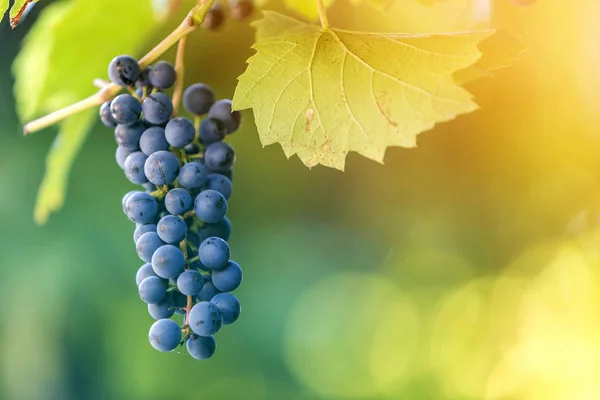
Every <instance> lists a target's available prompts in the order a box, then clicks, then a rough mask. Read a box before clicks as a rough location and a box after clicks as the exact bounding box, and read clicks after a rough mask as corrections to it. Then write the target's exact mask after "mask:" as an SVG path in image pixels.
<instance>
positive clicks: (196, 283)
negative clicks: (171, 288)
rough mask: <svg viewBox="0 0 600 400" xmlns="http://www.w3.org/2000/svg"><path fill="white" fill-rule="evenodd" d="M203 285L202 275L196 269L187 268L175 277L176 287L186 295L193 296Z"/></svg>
mask: <svg viewBox="0 0 600 400" xmlns="http://www.w3.org/2000/svg"><path fill="white" fill-rule="evenodd" d="M202 286H204V277H203V276H202V274H201V273H200V272H198V271H192V270H187V271H185V272H183V273H182V274H181V275H179V277H178V278H177V289H179V291H180V292H181V293H183V294H184V295H186V296H195V295H197V294H198V293H200V291H201V290H202Z"/></svg>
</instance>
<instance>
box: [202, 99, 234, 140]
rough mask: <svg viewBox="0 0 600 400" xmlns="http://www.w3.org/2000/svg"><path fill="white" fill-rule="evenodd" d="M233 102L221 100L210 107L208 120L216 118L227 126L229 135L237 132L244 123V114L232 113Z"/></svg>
mask: <svg viewBox="0 0 600 400" xmlns="http://www.w3.org/2000/svg"><path fill="white" fill-rule="evenodd" d="M231 104H232V103H231V100H229V99H224V100H219V101H217V102H216V103H215V104H213V105H212V107H210V110H209V111H208V118H215V119H218V120H219V121H222V122H223V123H224V124H225V129H227V133H233V132H235V131H237V130H238V129H239V127H240V125H241V123H242V112H241V111H231Z"/></svg>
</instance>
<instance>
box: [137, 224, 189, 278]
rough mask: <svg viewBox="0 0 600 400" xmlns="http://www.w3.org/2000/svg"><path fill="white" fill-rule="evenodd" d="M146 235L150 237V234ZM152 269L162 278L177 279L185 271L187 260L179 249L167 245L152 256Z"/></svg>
mask: <svg viewBox="0 0 600 400" xmlns="http://www.w3.org/2000/svg"><path fill="white" fill-rule="evenodd" d="M144 235H149V233H145V234H144ZM144 235H142V237H144ZM140 240H141V238H140ZM152 268H154V272H156V275H158V276H160V277H161V278H165V279H171V278H177V277H178V276H179V274H181V273H182V272H183V271H184V268H185V258H184V257H183V253H182V252H181V250H179V248H177V247H175V246H173V245H170V244H166V245H164V246H161V247H159V248H158V249H156V251H155V252H154V254H153V255H152Z"/></svg>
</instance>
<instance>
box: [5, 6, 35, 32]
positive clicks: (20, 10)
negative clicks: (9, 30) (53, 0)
mask: <svg viewBox="0 0 600 400" xmlns="http://www.w3.org/2000/svg"><path fill="white" fill-rule="evenodd" d="M38 1H39V0H15V2H14V4H13V6H12V7H11V9H10V26H12V27H13V28H14V27H15V26H17V25H18V24H19V22H20V21H21V18H22V17H23V15H24V13H25V10H26V9H27V6H28V5H29V4H30V3H37V2H38ZM7 3H8V1H7ZM32 6H33V4H32ZM2 7H3V4H0V12H2ZM7 7H8V5H7ZM5 11H6V8H4V12H5ZM4 12H2V13H4Z"/></svg>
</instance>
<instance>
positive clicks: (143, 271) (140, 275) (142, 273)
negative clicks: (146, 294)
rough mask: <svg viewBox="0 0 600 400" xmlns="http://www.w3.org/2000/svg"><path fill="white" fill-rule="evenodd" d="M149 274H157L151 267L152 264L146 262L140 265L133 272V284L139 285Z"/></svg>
mask: <svg viewBox="0 0 600 400" xmlns="http://www.w3.org/2000/svg"><path fill="white" fill-rule="evenodd" d="M149 276H158V275H156V273H155V272H154V270H153V269H152V264H150V263H146V264H144V265H142V266H141V267H140V268H139V269H138V270H137V273H136V274H135V284H136V285H137V286H138V287H139V286H140V283H142V281H143V280H144V279H146V278H148V277H149Z"/></svg>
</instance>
